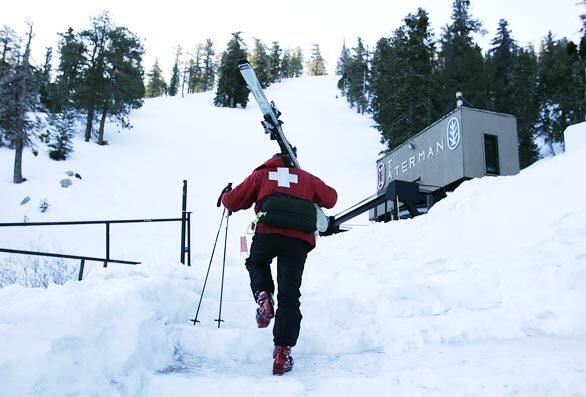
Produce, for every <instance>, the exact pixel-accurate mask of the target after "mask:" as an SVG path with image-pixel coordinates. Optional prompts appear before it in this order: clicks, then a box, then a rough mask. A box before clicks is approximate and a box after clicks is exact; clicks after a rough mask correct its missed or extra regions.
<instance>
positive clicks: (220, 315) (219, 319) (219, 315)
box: [214, 211, 230, 328]
mask: <svg viewBox="0 0 586 397" xmlns="http://www.w3.org/2000/svg"><path fill="white" fill-rule="evenodd" d="M229 221H230V211H228V215H227V216H226V232H225V235H224V259H223V260H222V286H221V288H220V311H219V312H218V318H217V319H216V320H214V321H217V322H218V328H220V324H221V323H222V322H224V320H222V298H223V296H224V270H225V269H226V246H227V243H228V222H229Z"/></svg>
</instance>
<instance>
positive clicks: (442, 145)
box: [370, 106, 519, 220]
mask: <svg viewBox="0 0 586 397" xmlns="http://www.w3.org/2000/svg"><path fill="white" fill-rule="evenodd" d="M376 166H377V194H378V195H382V194H384V192H385V190H386V188H387V186H388V185H389V183H391V182H392V181H394V180H399V181H406V182H416V183H418V184H419V190H420V192H422V193H424V194H425V196H426V197H427V199H428V200H427V203H418V206H419V207H425V206H429V205H430V204H431V203H432V202H433V201H437V200H440V199H441V198H443V197H445V193H446V192H447V191H451V190H453V189H455V188H456V187H457V186H458V185H459V184H460V183H462V182H463V181H465V180H467V179H471V178H481V177H484V176H487V175H514V174H517V173H518V172H519V150H518V137H517V119H516V118H515V117H514V116H511V115H508V114H503V113H495V112H489V111H485V110H480V109H474V108H469V107H464V106H460V107H458V108H456V109H455V110H454V111H452V112H451V113H449V114H448V115H446V116H444V117H443V118H442V119H440V120H438V121H437V122H435V123H434V124H432V125H430V126H429V127H427V128H426V129H425V130H423V131H421V132H420V133H418V134H417V135H415V136H413V137H412V138H410V139H409V140H408V141H406V142H405V143H404V144H403V145H401V146H400V147H398V148H396V149H395V150H393V151H392V152H390V153H389V154H387V155H386V156H384V157H382V158H380V159H379V160H378V161H377V163H376ZM393 205H394V203H392V202H386V203H385V204H381V205H378V206H376V207H375V208H373V209H371V210H370V219H371V220H381V219H388V218H387V217H388V214H389V213H390V211H391V209H392V208H393Z"/></svg>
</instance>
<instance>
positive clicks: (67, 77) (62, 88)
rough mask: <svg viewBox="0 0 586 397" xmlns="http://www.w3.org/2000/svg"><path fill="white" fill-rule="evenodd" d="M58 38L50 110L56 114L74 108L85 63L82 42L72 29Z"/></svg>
mask: <svg viewBox="0 0 586 397" xmlns="http://www.w3.org/2000/svg"><path fill="white" fill-rule="evenodd" d="M59 36H60V40H59V67H58V69H57V77H56V79H55V84H53V85H52V90H51V91H52V92H51V108H50V110H51V111H52V112H57V113H58V112H61V111H62V110H64V109H70V108H74V107H76V103H75V100H76V93H77V90H78V89H79V87H80V86H81V84H82V83H81V81H80V80H81V77H82V70H83V67H84V64H85V62H86V59H85V46H84V44H83V41H82V40H81V38H80V37H79V36H78V35H77V34H76V33H75V32H74V30H73V29H72V28H69V29H68V30H67V31H66V32H64V33H60V34H59Z"/></svg>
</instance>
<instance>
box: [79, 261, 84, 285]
mask: <svg viewBox="0 0 586 397" xmlns="http://www.w3.org/2000/svg"><path fill="white" fill-rule="evenodd" d="M84 267H85V259H82V260H81V263H80V264H79V276H77V281H81V280H82V279H83V268H84Z"/></svg>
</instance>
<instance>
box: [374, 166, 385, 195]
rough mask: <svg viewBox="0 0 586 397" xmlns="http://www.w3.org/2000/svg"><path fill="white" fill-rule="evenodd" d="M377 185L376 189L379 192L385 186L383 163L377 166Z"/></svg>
mask: <svg viewBox="0 0 586 397" xmlns="http://www.w3.org/2000/svg"><path fill="white" fill-rule="evenodd" d="M377 174H378V184H377V187H376V189H377V190H381V189H382V188H383V187H384V186H385V176H386V175H385V163H379V165H378V172H377Z"/></svg>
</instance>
